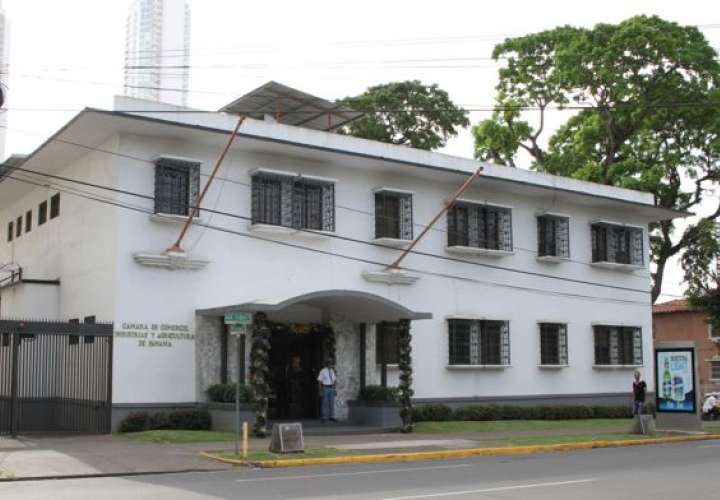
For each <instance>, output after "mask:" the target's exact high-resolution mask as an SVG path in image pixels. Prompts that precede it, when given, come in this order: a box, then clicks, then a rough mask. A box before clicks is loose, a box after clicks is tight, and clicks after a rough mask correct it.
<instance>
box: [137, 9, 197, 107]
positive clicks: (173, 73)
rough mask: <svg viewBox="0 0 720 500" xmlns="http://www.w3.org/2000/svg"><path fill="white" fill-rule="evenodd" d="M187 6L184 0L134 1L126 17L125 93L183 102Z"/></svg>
mask: <svg viewBox="0 0 720 500" xmlns="http://www.w3.org/2000/svg"><path fill="white" fill-rule="evenodd" d="M189 64H190V8H189V7H188V5H187V2H186V1H185V0H135V1H134V3H133V4H132V6H131V8H130V13H129V14H128V17H127V26H126V39H125V94H126V95H129V96H132V97H138V98H141V99H149V100H153V101H161V102H167V103H171V104H179V105H182V106H184V105H186V104H187V89H188V84H189V77H190V71H189V68H188V65H189Z"/></svg>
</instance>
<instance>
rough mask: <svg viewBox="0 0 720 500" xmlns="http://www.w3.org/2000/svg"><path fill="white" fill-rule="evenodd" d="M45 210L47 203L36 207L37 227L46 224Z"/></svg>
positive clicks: (44, 202)
mask: <svg viewBox="0 0 720 500" xmlns="http://www.w3.org/2000/svg"><path fill="white" fill-rule="evenodd" d="M47 209H48V204H47V201H43V202H42V203H40V205H38V226H42V225H43V224H45V222H47Z"/></svg>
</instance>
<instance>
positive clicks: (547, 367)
mask: <svg viewBox="0 0 720 500" xmlns="http://www.w3.org/2000/svg"><path fill="white" fill-rule="evenodd" d="M569 367H570V365H538V368H540V369H541V370H562V369H563V368H569Z"/></svg>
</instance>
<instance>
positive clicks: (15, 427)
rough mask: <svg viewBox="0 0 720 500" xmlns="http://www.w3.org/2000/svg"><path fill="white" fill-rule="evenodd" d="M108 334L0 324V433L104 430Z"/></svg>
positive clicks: (100, 326) (92, 328) (86, 328)
mask: <svg viewBox="0 0 720 500" xmlns="http://www.w3.org/2000/svg"><path fill="white" fill-rule="evenodd" d="M112 332H113V326H112V324H105V323H63V322H40V321H14V320H13V321H8V320H0V434H12V435H15V434H17V433H23V432H59V431H70V432H82V433H108V432H110V412H111V400H112V399H111V389H112V372H111V370H112V344H113V337H112V335H113V333H112Z"/></svg>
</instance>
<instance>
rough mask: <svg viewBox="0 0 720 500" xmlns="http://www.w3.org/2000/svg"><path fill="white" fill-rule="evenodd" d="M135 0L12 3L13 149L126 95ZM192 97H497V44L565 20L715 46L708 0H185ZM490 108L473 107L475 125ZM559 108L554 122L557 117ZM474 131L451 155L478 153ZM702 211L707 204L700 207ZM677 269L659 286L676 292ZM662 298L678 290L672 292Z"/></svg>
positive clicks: (213, 105)
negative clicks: (399, 91) (690, 32)
mask: <svg viewBox="0 0 720 500" xmlns="http://www.w3.org/2000/svg"><path fill="white" fill-rule="evenodd" d="M130 3H131V1H130V0H63V1H58V0H5V1H4V2H3V7H4V8H5V10H6V13H7V15H8V17H9V18H10V20H11V25H12V27H11V45H10V46H11V49H10V60H9V63H10V70H9V102H8V107H9V108H10V111H8V127H9V130H8V134H7V141H8V142H7V150H6V154H9V153H23V152H29V151H31V150H32V149H33V148H34V147H35V146H37V145H38V144H39V143H40V142H41V141H42V140H43V139H44V138H46V137H47V136H48V134H50V133H52V132H53V131H55V130H56V129H58V128H59V127H60V126H62V125H63V124H64V123H65V122H66V121H67V120H68V119H69V118H70V117H71V116H72V115H73V114H74V113H76V112H77V110H79V109H81V108H83V107H85V106H96V107H108V108H109V107H110V106H111V104H112V96H113V95H114V94H119V93H122V81H123V69H122V66H123V59H124V52H123V51H124V42H125V40H124V39H125V16H126V14H127V11H128V7H129V5H130ZM189 4H190V7H191V11H192V36H191V40H192V42H191V43H192V45H191V65H192V70H191V79H190V94H189V96H188V103H189V105H190V106H193V107H197V108H202V109H217V108H219V107H221V106H222V105H223V104H225V103H227V102H230V101H231V100H232V99H233V98H234V97H236V96H238V95H240V94H243V93H245V92H246V91H248V90H250V89H252V88H254V87H256V86H258V85H260V84H262V83H264V82H266V81H267V80H271V79H272V80H277V81H281V82H283V83H286V84H288V85H290V86H294V87H298V88H300V89H302V90H305V91H307V92H310V93H313V94H316V95H320V96H322V97H326V98H338V97H344V96H347V95H354V94H357V93H360V92H362V91H363V90H364V89H365V88H366V87H368V86H369V85H373V84H376V83H382V82H387V81H393V80H400V79H419V80H421V81H423V82H425V83H438V84H439V85H440V86H441V87H442V88H444V89H445V90H447V91H448V92H449V93H450V96H451V98H452V99H453V100H454V101H455V102H456V103H458V104H461V105H464V106H467V107H471V106H474V107H480V106H489V105H492V103H493V96H494V87H495V84H496V81H497V66H496V65H495V64H494V63H493V62H492V61H491V60H490V54H491V52H492V48H493V46H494V44H496V43H498V42H499V41H502V40H503V39H504V38H506V37H509V36H513V35H519V34H524V33H530V32H535V31H539V30H543V29H549V28H552V27H554V26H557V25H561V24H570V25H575V26H587V27H590V26H592V25H594V24H595V23H598V22H618V21H621V20H623V19H625V18H627V17H630V16H633V15H637V14H648V15H651V14H657V15H659V16H661V17H664V18H666V19H669V20H673V21H676V22H679V23H682V24H693V25H698V26H700V27H701V29H702V31H703V32H704V33H705V35H706V36H707V38H708V39H709V40H710V41H711V43H712V45H713V46H715V47H716V48H717V47H720V9H718V8H717V4H716V2H715V1H712V0H705V1H693V0H685V1H683V2H678V1H669V0H655V1H645V0H604V1H602V2H592V3H589V2H582V1H577V0H575V1H564V0H563V1H545V2H539V1H536V0H523V1H518V0H514V1H513V0H507V1H504V2H480V1H475V2H468V1H460V0H445V1H444V2H438V1H437V0H433V1H426V0H394V1H388V0H383V1H379V0H364V1H362V2H350V1H337V0H336V1H333V2H330V1H325V0H321V1H318V0H315V1H307V2H298V1H290V0H275V1H273V2H248V1H237V0H189ZM487 116H488V113H487V112H476V113H473V114H472V115H471V119H472V121H473V122H477V121H479V120H482V119H483V118H486V117H487ZM562 118H563V117H562V116H555V117H553V119H552V120H551V125H552V124H558V123H560V121H561V120H562ZM472 146H473V144H472V139H471V137H470V132H469V130H467V131H464V132H463V133H462V134H461V135H460V136H459V137H458V138H456V139H455V140H453V141H452V142H451V143H450V144H449V145H448V147H447V148H446V152H448V153H451V154H454V155H458V156H466V157H470V156H472V149H473V147H472ZM706 208H707V207H706ZM680 281H681V273H680V271H679V269H677V268H676V267H675V268H674V269H673V271H672V272H671V273H670V275H669V276H668V277H667V278H666V286H665V287H664V290H665V292H667V293H669V294H677V293H680V292H681V290H682V288H681V285H680ZM665 298H672V297H671V296H670V295H668V296H666V297H665Z"/></svg>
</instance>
